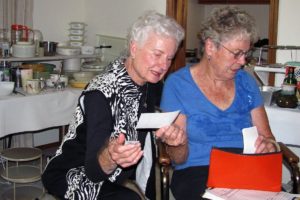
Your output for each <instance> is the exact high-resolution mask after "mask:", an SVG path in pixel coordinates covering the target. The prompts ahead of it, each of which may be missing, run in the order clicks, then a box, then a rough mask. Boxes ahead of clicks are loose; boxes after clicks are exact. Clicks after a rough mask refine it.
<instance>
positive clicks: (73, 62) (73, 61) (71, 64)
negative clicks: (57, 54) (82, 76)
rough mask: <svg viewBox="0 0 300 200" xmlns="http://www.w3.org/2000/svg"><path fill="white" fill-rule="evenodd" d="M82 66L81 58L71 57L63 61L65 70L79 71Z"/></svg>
mask: <svg viewBox="0 0 300 200" xmlns="http://www.w3.org/2000/svg"><path fill="white" fill-rule="evenodd" d="M80 66H81V59H80V58H70V59H66V60H64V61H63V70H64V71H79V70H80Z"/></svg>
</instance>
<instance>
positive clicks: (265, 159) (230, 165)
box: [207, 148, 282, 192]
mask: <svg viewBox="0 0 300 200" xmlns="http://www.w3.org/2000/svg"><path fill="white" fill-rule="evenodd" d="M281 179H282V153H281V152H275V153H265V154H238V153H231V152H227V151H225V150H221V149H217V148H213V149H212V151H211V156H210V165H209V175H208V181H207V187H217V188H233V189H251V190H264V191H273V192H279V191H281V181H282V180H281Z"/></svg>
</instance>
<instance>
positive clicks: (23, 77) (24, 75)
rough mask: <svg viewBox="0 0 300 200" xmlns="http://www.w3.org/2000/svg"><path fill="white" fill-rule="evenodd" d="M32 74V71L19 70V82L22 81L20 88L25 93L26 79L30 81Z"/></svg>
mask: <svg viewBox="0 0 300 200" xmlns="http://www.w3.org/2000/svg"><path fill="white" fill-rule="evenodd" d="M32 77H33V72H32V69H22V70H21V80H22V88H23V90H24V91H25V92H26V84H27V80H28V79H32Z"/></svg>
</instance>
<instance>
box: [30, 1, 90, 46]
mask: <svg viewBox="0 0 300 200" xmlns="http://www.w3.org/2000/svg"><path fill="white" fill-rule="evenodd" d="M33 6H34V7H33V10H34V11H33V29H39V30H40V31H42V33H43V37H44V40H48V41H56V42H62V41H66V40H68V34H69V32H68V29H69V23H70V22H71V21H84V19H85V1H82V0H50V1H49V0H34V5H33Z"/></svg>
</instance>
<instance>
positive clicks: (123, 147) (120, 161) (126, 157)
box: [108, 133, 143, 168]
mask: <svg viewBox="0 0 300 200" xmlns="http://www.w3.org/2000/svg"><path fill="white" fill-rule="evenodd" d="M108 153H109V156H110V158H111V160H112V161H113V162H114V163H115V164H117V165H119V166H121V167H123V168H125V167H129V166H132V165H134V164H136V163H137V162H138V161H139V160H140V158H141V157H142V156H143V151H142V149H141V144H140V142H137V143H135V144H125V135H124V134H122V133H121V134H120V135H119V137H118V138H117V139H115V140H111V141H110V142H109V144H108Z"/></svg>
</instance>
